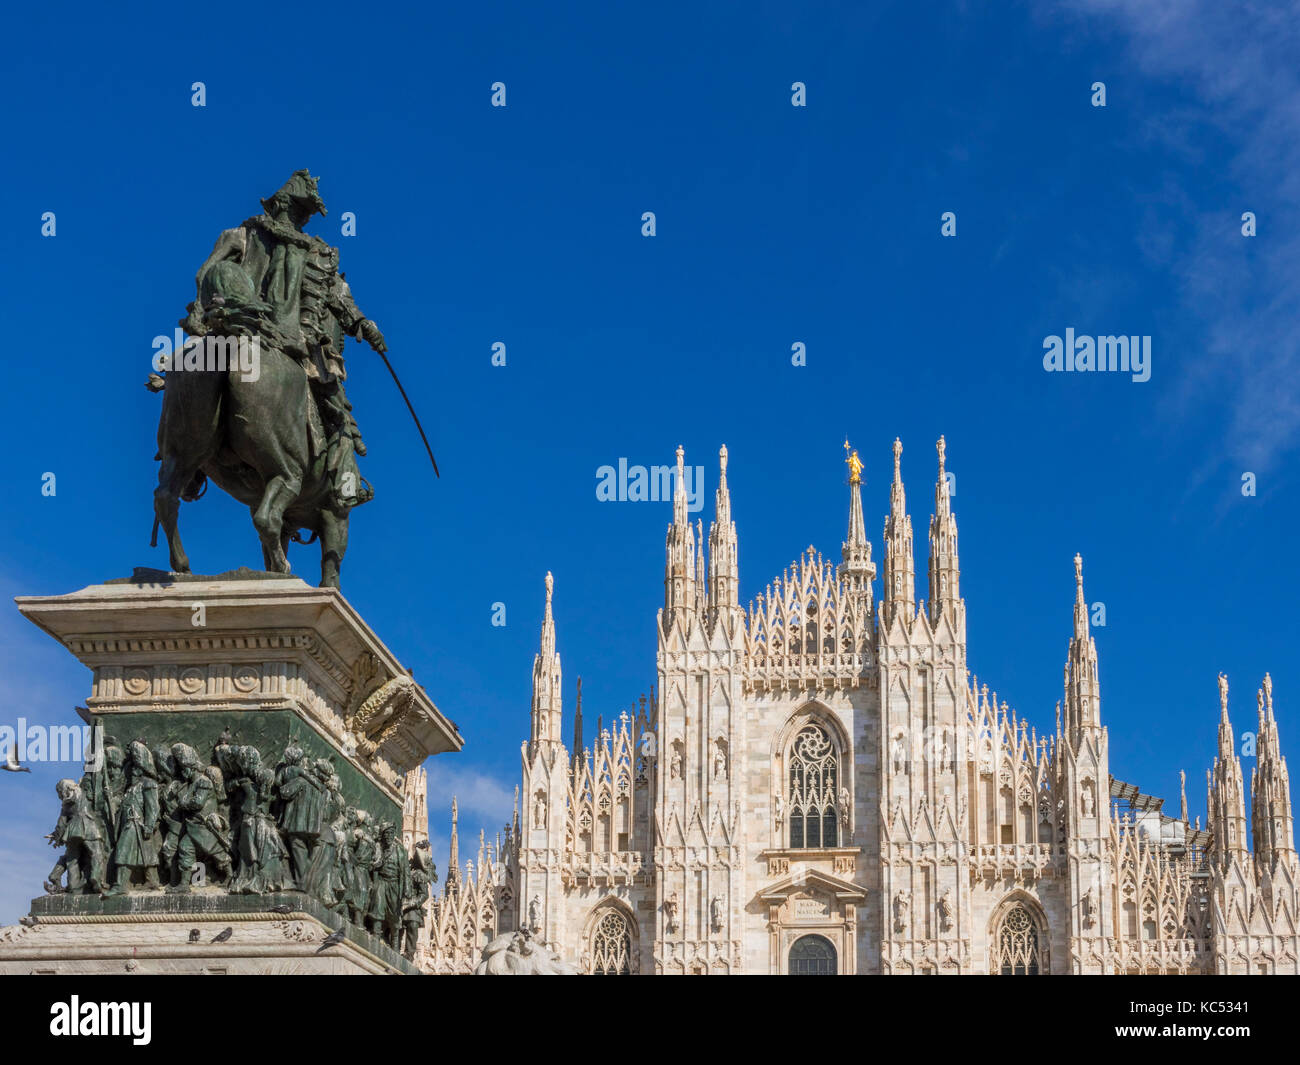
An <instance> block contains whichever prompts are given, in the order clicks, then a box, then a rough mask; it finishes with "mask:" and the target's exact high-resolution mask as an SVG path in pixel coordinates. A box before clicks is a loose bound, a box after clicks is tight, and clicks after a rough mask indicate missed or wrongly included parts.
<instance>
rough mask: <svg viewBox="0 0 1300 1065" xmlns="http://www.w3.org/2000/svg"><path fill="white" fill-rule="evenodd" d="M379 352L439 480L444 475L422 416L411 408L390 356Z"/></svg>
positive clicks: (376, 349)
mask: <svg viewBox="0 0 1300 1065" xmlns="http://www.w3.org/2000/svg"><path fill="white" fill-rule="evenodd" d="M374 350H375V351H378V352H379V357H380V358H381V359H383V360H384V365H385V366H387V367H388V372H389V373H390V374H392V375H393V384H395V385H396V386H397V391H399V392H400V393H402V399H404V400H406V409H407V410H409V411H410V412H411V417H412V418H413V419H415V427H416V428H417V429H419V430H420V439H421V440H423V441H424V450H425V451H427V452H428V453H429V461H430V462H432V463H433V475H434V476H435V477H437V478H438V479H439V480H441V479H442V474H440V473H439V472H438V460H437V459H435V458H434V457H433V448H431V447H430V446H429V438H428V437H427V436H425V435H424V426H423V425H421V424H420V416H419V415H418V414H416V413H415V408H414V407H412V406H411V400H410V397H409V396H407V394H406V389H404V388H403V387H402V382H401V379H400V378H399V377H398V376H397V371H396V370H394V369H393V364H392V363H391V362H389V361H388V356H387V355H385V354H384V353H383V352H382V351H379V349H378V348H375V349H374Z"/></svg>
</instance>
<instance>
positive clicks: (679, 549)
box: [663, 445, 702, 632]
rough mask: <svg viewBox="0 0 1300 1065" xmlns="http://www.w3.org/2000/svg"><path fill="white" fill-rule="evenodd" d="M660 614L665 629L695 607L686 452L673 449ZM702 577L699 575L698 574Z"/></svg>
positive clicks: (692, 534)
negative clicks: (674, 465)
mask: <svg viewBox="0 0 1300 1065" xmlns="http://www.w3.org/2000/svg"><path fill="white" fill-rule="evenodd" d="M664 549H665V553H666V555H667V561H666V563H665V565H664V613H663V625H664V631H665V632H666V631H667V630H668V629H669V628H671V627H672V624H673V621H674V620H675V618H677V617H678V616H682V617H685V616H686V615H688V614H689V613H690V612H691V611H692V610H694V608H695V596H696V591H695V530H694V529H693V528H692V527H691V522H690V518H689V517H688V516H687V501H686V452H685V450H684V449H683V448H682V447H681V446H680V445H679V446H678V448H677V479H676V484H675V485H674V487H673V522H672V524H671V525H669V526H668V539H667V542H666V543H665V545H664ZM701 576H702V575H701Z"/></svg>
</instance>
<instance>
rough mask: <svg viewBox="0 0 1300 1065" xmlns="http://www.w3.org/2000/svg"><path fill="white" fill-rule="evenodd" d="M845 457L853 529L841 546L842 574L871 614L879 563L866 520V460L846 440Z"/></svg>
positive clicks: (846, 583)
mask: <svg viewBox="0 0 1300 1065" xmlns="http://www.w3.org/2000/svg"><path fill="white" fill-rule="evenodd" d="M844 453H845V455H846V456H847V457H846V458H845V459H844V462H845V464H846V465H847V466H848V467H849V533H848V537H847V538H846V539H845V541H844V543H843V544H842V545H841V548H840V557H841V558H842V559H843V560H844V561H843V563H842V564H841V565H840V571H839V577H840V580H842V581H843V582H844V583H845V585H846V586H847V588H848V590H849V591H850V592H851V593H855V594H857V595H859V596H862V597H863V598H864V599H865V606H866V615H867V617H870V616H871V582H872V581H873V580H875V578H876V564H875V563H874V562H872V561H871V543H870V541H868V540H867V527H866V523H865V522H864V521H863V520H862V460H861V459H860V458H858V453H857V450H856V449H854V448H851V447H849V442H848V440H847V438H846V439H845V441H844Z"/></svg>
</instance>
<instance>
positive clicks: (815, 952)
mask: <svg viewBox="0 0 1300 1065" xmlns="http://www.w3.org/2000/svg"><path fill="white" fill-rule="evenodd" d="M835 961H836V958H835V946H834V944H832V943H831V941H830V940H829V939H827V938H826V937H825V936H800V937H799V938H798V939H796V940H795V941H794V945H793V946H792V947H791V948H790V966H789V968H788V969H787V970H786V971H787V972H788V973H789V974H790V975H791V976H834V975H835V974H836V971H837V967H836V964H835Z"/></svg>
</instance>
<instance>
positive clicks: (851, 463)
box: [844, 436, 862, 484]
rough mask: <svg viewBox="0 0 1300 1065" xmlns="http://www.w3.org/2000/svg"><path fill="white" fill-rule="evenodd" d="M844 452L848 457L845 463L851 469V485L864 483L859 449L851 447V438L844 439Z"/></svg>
mask: <svg viewBox="0 0 1300 1065" xmlns="http://www.w3.org/2000/svg"><path fill="white" fill-rule="evenodd" d="M844 451H845V453H846V454H847V455H848V458H846V459H845V460H844V461H845V463H846V464H847V465H848V467H849V484H861V483H862V460H861V459H860V458H858V450H857V448H850V447H849V438H848V437H847V436H846V437H845V438H844Z"/></svg>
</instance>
